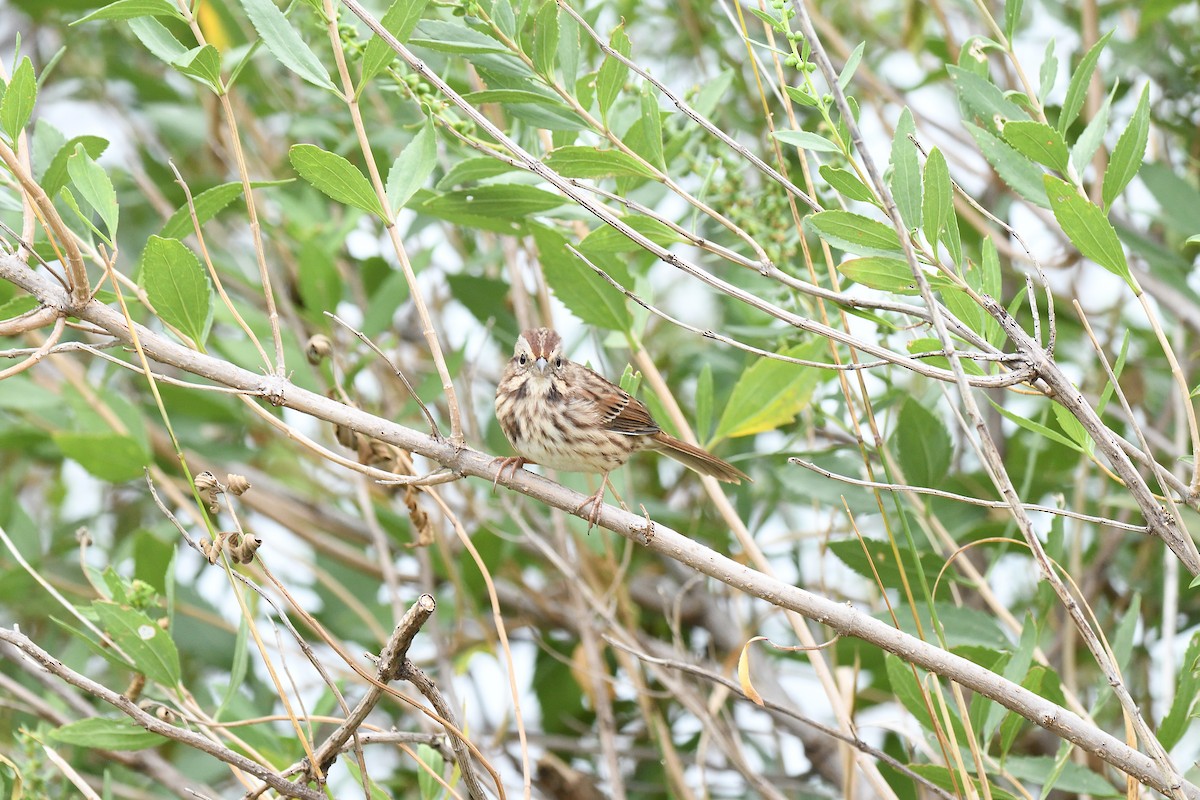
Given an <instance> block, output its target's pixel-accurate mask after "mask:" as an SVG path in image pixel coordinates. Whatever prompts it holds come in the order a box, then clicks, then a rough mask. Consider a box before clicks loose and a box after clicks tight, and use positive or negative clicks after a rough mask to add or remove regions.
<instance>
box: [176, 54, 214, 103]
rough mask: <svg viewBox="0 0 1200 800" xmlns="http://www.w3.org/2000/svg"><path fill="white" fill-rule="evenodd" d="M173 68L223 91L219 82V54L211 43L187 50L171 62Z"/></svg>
mask: <svg viewBox="0 0 1200 800" xmlns="http://www.w3.org/2000/svg"><path fill="white" fill-rule="evenodd" d="M172 66H173V67H175V69H177V70H179V71H180V72H182V73H183V74H184V75H187V76H189V77H192V78H197V79H198V80H200V82H201V83H204V84H205V85H207V86H208V87H209V88H211V89H212V90H213V91H214V92H216V93H218V94H220V93H222V92H223V91H224V87H223V86H222V84H221V54H220V53H219V52H218V51H217V48H215V47H213V46H212V45H211V44H206V45H204V46H203V47H196V48H194V49H192V50H188V51H187V52H186V53H184V54H183V55H182V56H179V57H178V58H176V59H175V60H174V61H173V62H172Z"/></svg>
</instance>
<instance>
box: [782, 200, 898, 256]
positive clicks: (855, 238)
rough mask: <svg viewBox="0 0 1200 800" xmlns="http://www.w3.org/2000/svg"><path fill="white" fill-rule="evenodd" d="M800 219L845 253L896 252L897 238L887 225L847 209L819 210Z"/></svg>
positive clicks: (872, 253)
mask: <svg viewBox="0 0 1200 800" xmlns="http://www.w3.org/2000/svg"><path fill="white" fill-rule="evenodd" d="M804 222H805V224H806V225H810V226H811V227H812V228H814V229H815V230H816V231H817V234H818V235H819V236H820V237H821V238H822V239H824V240H825V241H827V242H829V244H831V245H833V246H834V247H836V248H838V249H839V250H844V251H846V252H847V253H856V254H858V255H865V256H891V255H895V254H896V253H899V252H900V240H899V239H897V238H896V232H895V231H894V230H892V227H891V226H890V225H884V224H883V223H882V222H876V221H875V220H873V219H868V218H867V217H864V216H862V215H861V214H855V213H853V212H851V211H821V212H819V213H816V214H810V215H809V216H807V217H805V219H804Z"/></svg>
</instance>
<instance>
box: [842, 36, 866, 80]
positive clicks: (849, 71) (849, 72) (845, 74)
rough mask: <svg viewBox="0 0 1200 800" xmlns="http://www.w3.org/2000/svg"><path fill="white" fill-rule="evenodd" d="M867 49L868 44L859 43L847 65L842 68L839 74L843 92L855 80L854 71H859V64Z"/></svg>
mask: <svg viewBox="0 0 1200 800" xmlns="http://www.w3.org/2000/svg"><path fill="white" fill-rule="evenodd" d="M866 47H867V43H866V42H859V43H858V47H856V48H854V51H853V52H852V53H850V57H849V58H847V59H846V64H845V66H843V67H842V71H841V72H840V73H838V86H839V87H840V88H841V89H842V90H843V91H845V89H846V87H847V86H849V85H850V81H852V80H854V71H855V70H856V69H858V63H859V62H860V61H862V57H863V51H864V50H865V49H866Z"/></svg>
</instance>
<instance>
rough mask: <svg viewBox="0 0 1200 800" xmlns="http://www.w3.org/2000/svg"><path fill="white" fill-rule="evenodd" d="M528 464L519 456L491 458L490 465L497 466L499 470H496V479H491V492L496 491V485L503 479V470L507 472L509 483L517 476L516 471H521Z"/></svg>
mask: <svg viewBox="0 0 1200 800" xmlns="http://www.w3.org/2000/svg"><path fill="white" fill-rule="evenodd" d="M528 463H529V462H528V461H526V460H525V459H523V458H521V457H520V456H509V457H508V458H493V459H492V464H493V465H495V464H499V465H500V469H498V470H496V477H495V478H493V479H492V492H493V493H495V491H496V484H498V483H499V482H500V479H501V478H503V477H504V470H506V469H507V470H508V479H509V480H510V481H511V480H512V479H513V478H515V477H516V476H517V470H519V469H523V468H524V467H525V465H526V464H528Z"/></svg>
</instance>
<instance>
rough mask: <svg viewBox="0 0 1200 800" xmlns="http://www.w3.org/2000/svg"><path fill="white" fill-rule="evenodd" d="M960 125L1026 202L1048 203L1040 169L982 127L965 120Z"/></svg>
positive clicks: (1042, 205) (1044, 204) (1044, 206)
mask: <svg viewBox="0 0 1200 800" xmlns="http://www.w3.org/2000/svg"><path fill="white" fill-rule="evenodd" d="M963 126H964V127H965V128H966V129H967V132H968V133H970V134H971V138H973V139H974V140H975V144H976V145H977V146H978V147H979V152H981V153H983V157H984V158H986V159H987V161H988V163H989V164H991V165H992V169H994V170H996V174H997V175H999V176H1000V179H1001V180H1003V181H1004V182H1005V183H1007V184H1008V185H1009V186H1010V187H1011V188H1012V189H1013V191H1015V192H1016V193H1017V194H1019V195H1021V196H1022V197H1024V198H1025V199H1026V200H1028V201H1029V202H1031V203H1034V204H1035V205H1039V206H1041V207H1043V208H1049V207H1050V204H1049V201H1048V200H1047V199H1046V189H1045V187H1044V186H1043V185H1042V183H1041V180H1042V175H1043V174H1045V173H1043V172H1042V170H1040V169H1038V168H1037V167H1036V166H1034V165H1033V164H1031V163H1029V160H1028V159H1027V158H1024V157H1022V156H1021V154H1020V153H1018V152H1017V151H1016V150H1013V149H1012V148H1011V147H1009V146H1008V145H1007V144H1005V143H1004V142H1002V141H1001V140H1000V139H998V138H997V137H995V136H993V135H992V134H991V133H989V132H988V131H986V130H984V129H983V128H980V127H978V126H976V125H972V124H971V123H970V122H964V123H963Z"/></svg>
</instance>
